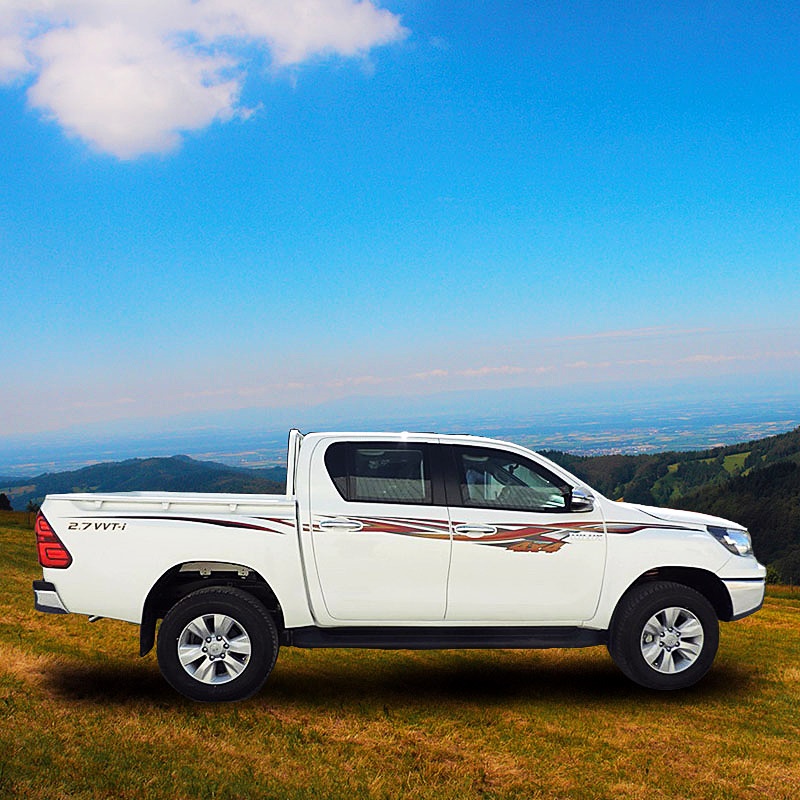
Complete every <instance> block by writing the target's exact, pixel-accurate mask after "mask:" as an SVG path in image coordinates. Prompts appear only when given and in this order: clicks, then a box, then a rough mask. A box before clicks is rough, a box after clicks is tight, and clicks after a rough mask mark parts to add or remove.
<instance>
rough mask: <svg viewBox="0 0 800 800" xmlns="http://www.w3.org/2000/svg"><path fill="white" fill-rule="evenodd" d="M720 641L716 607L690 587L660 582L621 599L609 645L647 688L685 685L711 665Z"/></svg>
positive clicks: (633, 677) (623, 668) (635, 589)
mask: <svg viewBox="0 0 800 800" xmlns="http://www.w3.org/2000/svg"><path fill="white" fill-rule="evenodd" d="M718 646H719V621H718V619H717V614H716V611H714V608H713V607H712V605H711V603H709V602H708V600H706V598H705V597H703V595H701V594H700V593H699V592H697V591H695V590H694V589H692V588H690V587H689V586H684V585H683V584H680V583H672V582H668V581H657V582H653V583H644V584H641V585H639V586H634V587H633V588H632V589H630V590H629V591H628V592H627V593H626V594H625V595H624V596H623V597H622V599H621V600H620V602H619V605H618V606H617V610H616V611H615V612H614V617H613V619H612V621H611V630H610V631H609V639H608V650H609V652H610V653H611V657H612V658H613V659H614V662H615V663H616V665H617V666H618V667H619V668H620V670H621V671H622V672H623V673H624V674H625V675H626V676H627V677H628V678H630V679H631V680H632V681H634V683H638V684H639V685H640V686H644V687H646V688H648V689H661V690H672V689H685V688H686V687H688V686H692V685H693V684H695V683H697V681H699V680H700V679H701V678H702V677H703V676H704V675H705V674H706V673H707V672H708V670H709V669H711V664H712V663H713V662H714V656H716V654H717V647H718Z"/></svg>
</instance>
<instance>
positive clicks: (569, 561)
mask: <svg viewBox="0 0 800 800" xmlns="http://www.w3.org/2000/svg"><path fill="white" fill-rule="evenodd" d="M443 449H444V450H446V451H448V453H449V458H448V459H447V460H448V461H449V471H448V474H449V478H448V482H447V490H448V500H449V502H450V516H451V522H452V526H453V550H452V561H451V565H450V579H449V588H448V602H447V619H448V620H453V621H463V622H481V623H485V624H491V623H493V622H496V623H503V622H509V623H511V622H513V623H517V624H548V623H553V624H567V623H575V622H579V621H582V620H585V619H588V618H590V617H591V616H593V614H594V611H595V608H596V607H597V603H598V600H599V596H600V589H601V585H602V580H603V572H604V567H605V553H606V539H605V529H604V524H603V518H602V515H601V513H600V510H599V508H590V507H589V506H591V505H592V504H591V503H586V502H584V503H582V504H580V506H581V510H578V508H579V504H578V502H577V501H576V502H575V510H573V508H572V501H571V489H572V487H571V486H570V484H569V483H568V482H567V481H566V480H565V479H564V478H563V477H561V476H559V475H558V474H556V473H555V472H553V471H552V470H550V469H549V468H548V467H547V466H545V465H544V464H542V463H540V462H538V461H535V460H534V459H533V458H532V457H528V456H525V455H522V454H521V453H517V452H514V451H513V450H503V449H500V448H495V447H476V446H467V445H465V446H456V445H450V446H446V447H444V448H443Z"/></svg>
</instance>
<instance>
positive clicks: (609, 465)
mask: <svg viewBox="0 0 800 800" xmlns="http://www.w3.org/2000/svg"><path fill="white" fill-rule="evenodd" d="M544 455H547V456H548V457H549V458H551V459H552V460H553V461H556V462H557V463H559V464H561V465H562V466H564V467H566V468H567V469H568V470H570V471H571V472H574V473H575V474H576V475H577V476H578V477H580V478H582V479H583V480H585V481H586V482H587V483H588V484H589V485H590V486H593V487H595V488H596V489H597V490H598V491H600V492H602V493H603V494H604V495H605V496H606V497H609V498H610V499H612V500H626V501H628V502H632V503H643V504H647V505H662V506H671V507H674V508H686V509H692V510H695V511H703V512H706V513H709V514H715V515H717V516H720V517H725V518H727V519H731V520H735V521H736V522H740V523H742V524H744V525H747V527H748V528H749V529H750V532H751V533H752V536H753V543H754V546H755V551H756V555H757V556H758V557H759V559H760V560H761V561H762V562H763V563H766V564H767V565H769V567H770V575H771V577H772V579H773V580H776V581H781V582H784V583H790V582H791V583H795V584H797V583H800V428H796V429H795V430H793V431H790V432H789V433H783V434H779V435H777V436H769V437H767V438H764V439H757V440H754V441H751V442H745V443H742V444H736V445H730V446H726V447H717V448H714V449H712V450H705V451H690V452H665V453H658V454H653V455H651V454H647V455H603V456H579V455H573V454H570V453H564V452H561V451H544ZM285 482H286V469H285V468H284V467H269V468H242V467H230V466H227V465H225V464H219V463H217V462H214V461H196V460H194V459H191V458H189V457H188V456H173V457H171V458H134V459H129V460H127V461H119V462H113V463H105V464H96V465H94V466H90V467H84V468H83V469H78V470H73V471H70V472H57V473H45V474H42V475H37V476H36V477H34V478H16V479H10V480H5V479H1V478H0V492H3V493H5V494H6V495H7V496H8V497H9V499H10V500H11V504H12V505H13V507H14V508H15V509H23V510H24V509H25V508H26V506H27V505H28V503H31V502H32V503H34V504H38V503H40V502H41V501H42V500H43V499H44V496H45V495H47V494H57V493H63V492H126V491H148V490H150V491H175V492H232V493H248V494H281V493H283V492H284V487H285Z"/></svg>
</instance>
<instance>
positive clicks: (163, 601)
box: [139, 561, 285, 656]
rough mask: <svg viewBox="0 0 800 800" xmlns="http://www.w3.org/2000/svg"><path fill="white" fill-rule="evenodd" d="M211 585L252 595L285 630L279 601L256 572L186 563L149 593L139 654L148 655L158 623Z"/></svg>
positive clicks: (163, 577)
mask: <svg viewBox="0 0 800 800" xmlns="http://www.w3.org/2000/svg"><path fill="white" fill-rule="evenodd" d="M211 586H231V587H234V588H237V589H241V590H243V591H245V592H248V593H249V594H251V595H253V596H254V597H255V598H256V599H257V600H259V601H260V602H261V603H262V604H263V605H264V607H265V608H266V609H267V612H268V613H269V615H270V616H271V617H272V619H273V621H274V622H275V626H276V628H277V629H278V631H279V632H281V631H283V630H284V627H285V626H284V621H283V612H282V610H281V604H280V601H279V600H278V597H277V595H276V594H275V592H274V591H273V589H272V587H271V586H270V585H269V583H267V581H266V580H265V579H264V578H263V577H262V576H261V575H260V574H259V573H258V572H257V571H256V570H254V569H252V568H251V567H248V566H245V565H243V564H232V563H228V562H222V561H190V562H184V563H182V564H176V565H175V566H174V567H171V568H170V569H168V570H167V571H166V572H165V573H164V574H163V575H161V577H160V578H159V579H158V580H157V581H156V582H155V583H154V584H153V586H152V588H151V589H150V591H149V592H148V593H147V597H146V598H145V601H144V606H143V608H142V621H141V623H140V626H139V655H140V656H146V655H147V654H148V653H149V652H150V651H151V650H152V649H153V646H154V644H155V637H156V624H157V622H158V620H159V619H163V617H164V615H165V614H166V613H167V611H169V609H170V608H172V606H174V605H175V603H177V602H178V601H179V600H181V599H182V598H184V597H186V596H187V595H189V594H191V593H192V592H194V591H197V590H198V589H205V588H208V587H211Z"/></svg>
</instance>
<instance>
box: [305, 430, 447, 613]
mask: <svg viewBox="0 0 800 800" xmlns="http://www.w3.org/2000/svg"><path fill="white" fill-rule="evenodd" d="M317 447H322V448H324V457H323V458H319V457H316V454H315V457H314V458H312V464H313V465H314V467H313V469H314V470H315V473H314V474H312V475H311V482H312V483H311V485H312V486H313V487H314V491H313V492H312V493H311V520H310V524H311V541H312V548H313V556H314V564H315V566H316V572H317V577H318V579H319V584H320V589H321V593H322V597H323V601H324V604H325V608H326V610H327V612H328V614H329V615H330V616H331V617H332V618H333V619H336V620H350V621H354V622H358V621H364V622H378V621H396V622H402V621H407V622H410V623H411V622H414V621H434V620H442V619H444V614H445V604H446V599H447V570H448V566H449V561H450V526H449V520H448V517H447V507H446V504H445V501H444V489H443V486H442V484H441V480H440V477H439V476H438V475H437V477H436V478H435V479H434V476H433V464H432V461H433V459H434V458H435V456H436V451H435V450H434V447H433V446H432V445H430V444H428V443H426V442H424V441H413V440H406V441H402V442H397V441H394V442H392V441H389V442H381V441H358V440H355V441H352V440H351V441H347V442H342V441H334V440H322V441H321V442H320V443H319V444H318V445H317Z"/></svg>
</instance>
